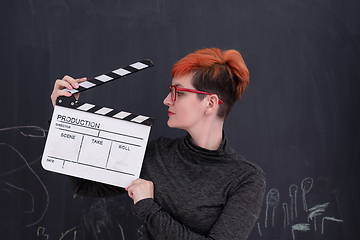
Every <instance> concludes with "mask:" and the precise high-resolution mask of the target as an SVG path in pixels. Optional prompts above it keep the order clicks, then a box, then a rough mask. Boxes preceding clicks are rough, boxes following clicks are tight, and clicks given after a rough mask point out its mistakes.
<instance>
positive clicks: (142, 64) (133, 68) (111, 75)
mask: <svg viewBox="0 0 360 240" xmlns="http://www.w3.org/2000/svg"><path fill="white" fill-rule="evenodd" d="M152 66H154V64H153V63H152V61H151V60H148V59H146V60H142V61H138V62H135V63H133V64H130V65H128V66H126V67H122V68H119V69H116V70H114V71H111V72H108V73H104V74H102V75H100V76H97V77H94V78H91V79H88V80H86V81H84V82H82V83H79V88H78V89H72V90H68V91H69V92H71V93H72V94H74V93H78V92H83V91H85V90H88V89H90V88H94V87H97V86H99V85H102V84H104V83H108V82H111V81H113V80H115V79H119V78H121V77H124V76H127V75H129V74H132V73H135V72H138V71H141V70H143V69H146V68H149V67H152Z"/></svg>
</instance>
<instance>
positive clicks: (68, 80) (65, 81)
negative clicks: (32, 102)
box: [51, 75, 86, 106]
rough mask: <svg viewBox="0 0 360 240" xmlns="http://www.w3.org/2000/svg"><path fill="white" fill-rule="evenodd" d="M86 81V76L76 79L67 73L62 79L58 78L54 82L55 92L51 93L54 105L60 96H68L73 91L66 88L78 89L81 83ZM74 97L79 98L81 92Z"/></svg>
mask: <svg viewBox="0 0 360 240" xmlns="http://www.w3.org/2000/svg"><path fill="white" fill-rule="evenodd" d="M84 81H86V77H83V78H78V79H74V78H72V77H70V76H67V75H66V76H64V77H63V78H62V79H61V80H60V79H58V80H56V81H55V84H54V89H53V92H52V93H51V101H52V104H53V106H55V103H56V99H57V98H58V97H59V96H66V97H70V96H71V93H70V92H68V91H66V90H64V89H68V90H72V89H77V88H79V83H81V82H84ZM74 97H75V98H76V99H78V98H79V94H76V95H74Z"/></svg>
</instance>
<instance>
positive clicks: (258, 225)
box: [257, 222, 261, 237]
mask: <svg viewBox="0 0 360 240" xmlns="http://www.w3.org/2000/svg"><path fill="white" fill-rule="evenodd" d="M257 227H258V231H259V235H260V237H261V229H260V223H259V222H258V223H257Z"/></svg>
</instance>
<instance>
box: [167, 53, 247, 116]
mask: <svg viewBox="0 0 360 240" xmlns="http://www.w3.org/2000/svg"><path fill="white" fill-rule="evenodd" d="M188 73H194V74H195V75H194V78H193V85H194V87H195V88H197V89H198V90H201V91H209V92H210V93H214V94H217V95H218V96H219V97H220V99H221V100H223V102H224V104H222V105H221V106H220V109H221V108H223V111H222V112H223V113H221V114H220V115H219V116H222V117H226V116H227V114H228V113H229V111H230V110H231V108H232V106H233V105H234V104H235V101H236V100H240V99H241V95H242V93H243V92H244V90H245V88H246V87H247V86H248V85H249V84H250V82H249V70H248V68H247V67H246V65H245V62H244V60H243V58H242V56H241V54H240V53H239V52H238V51H236V50H233V49H231V50H226V51H222V50H220V49H218V48H205V49H201V50H198V51H195V52H193V53H190V54H189V55H187V56H185V57H184V58H182V59H180V60H179V61H178V62H176V63H175V64H174V65H173V69H172V71H171V75H172V77H173V78H174V77H175V76H183V75H185V74H188ZM199 97H200V95H199ZM223 105H224V106H223Z"/></svg>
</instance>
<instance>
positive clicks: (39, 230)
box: [37, 227, 49, 240]
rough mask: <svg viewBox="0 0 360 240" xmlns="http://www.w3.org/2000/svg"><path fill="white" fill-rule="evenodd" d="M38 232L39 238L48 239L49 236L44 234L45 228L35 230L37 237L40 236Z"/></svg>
mask: <svg viewBox="0 0 360 240" xmlns="http://www.w3.org/2000/svg"><path fill="white" fill-rule="evenodd" d="M40 232H41V236H44V237H46V240H47V239H49V235H47V234H45V228H43V227H38V229H37V236H38V237H39V236H40Z"/></svg>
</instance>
